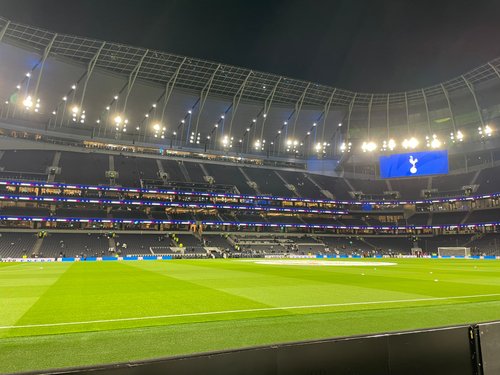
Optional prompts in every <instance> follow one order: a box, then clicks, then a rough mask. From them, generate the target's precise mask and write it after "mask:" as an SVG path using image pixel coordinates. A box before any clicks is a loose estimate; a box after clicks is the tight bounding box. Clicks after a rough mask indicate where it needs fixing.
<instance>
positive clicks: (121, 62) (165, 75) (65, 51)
mask: <svg viewBox="0 0 500 375" xmlns="http://www.w3.org/2000/svg"><path fill="white" fill-rule="evenodd" d="M0 29H2V30H3V33H4V35H3V38H5V39H6V40H8V41H9V42H11V43H13V44H17V45H21V46H23V47H28V48H29V49H32V50H34V51H38V52H39V53H40V54H43V51H44V50H45V48H46V47H47V46H48V45H49V44H50V43H51V42H52V46H51V48H50V52H49V54H50V55H53V56H57V57H63V58H69V59H71V60H74V61H77V62H80V63H83V64H88V63H90V61H92V59H93V58H94V57H95V56H96V54H97V53H98V52H99V51H100V53H99V58H98V59H97V62H96V67H99V68H102V69H106V70H109V71H112V72H115V73H118V74H122V75H125V76H128V75H130V74H131V73H132V72H133V71H134V69H135V68H136V66H137V65H138V64H139V62H141V61H142V63H141V65H140V69H139V72H138V78H139V79H143V80H146V81H149V82H154V83H157V84H160V85H165V84H167V83H168V82H171V80H173V79H174V76H175V74H176V72H177V70H178V75H177V77H176V80H175V86H176V87H177V88H181V89H186V90H190V91H194V92H201V91H202V90H206V89H207V88H209V91H210V93H211V95H219V96H221V97H234V96H235V95H237V94H238V93H239V92H242V93H241V96H242V98H244V99H247V100H251V101H259V102H262V101H266V100H269V98H270V95H272V92H273V89H275V91H274V95H273V101H274V102H275V103H281V104H291V105H294V104H295V103H297V102H298V101H299V100H302V104H303V105H311V106H324V105H325V104H327V103H328V102H330V101H331V105H334V106H335V105H338V106H348V105H349V104H350V103H352V102H353V101H355V105H357V106H363V105H366V106H368V105H370V103H371V105H386V104H387V102H388V101H389V102H390V103H391V105H397V104H404V103H406V101H407V100H408V101H414V100H417V101H420V100H423V97H424V95H425V96H426V97H427V99H430V98H432V97H433V96H442V95H443V89H445V90H446V91H448V92H452V91H455V90H459V89H464V88H468V84H470V85H476V84H478V83H480V82H484V81H487V80H491V79H497V78H499V77H500V58H496V59H494V60H492V61H490V62H488V63H486V64H484V65H481V66H479V67H477V68H475V69H473V70H471V71H469V72H467V73H464V74H463V75H462V76H460V77H456V78H454V79H451V80H448V81H446V82H443V83H442V84H441V83H439V84H436V85H433V86H429V87H425V88H422V89H417V90H411V91H406V92H392V93H363V92H354V91H349V90H345V89H342V88H334V87H330V86H326V85H321V84H317V83H313V82H307V81H302V80H297V79H292V78H288V77H282V76H279V75H276V74H271V73H263V72H259V71H254V70H250V69H246V68H240V67H235V66H231V65H226V64H222V63H217V62H212V61H206V60H201V59H197V58H191V57H184V56H179V55H174V54H170V53H167V52H163V51H156V50H148V49H145V48H141V47H134V46H129V45H124V44H119V43H114V42H104V41H100V40H95V39H90V38H84V37H79V36H73V35H64V34H56V33H54V32H51V31H47V30H43V29H40V28H36V27H32V26H27V25H23V24H19V23H15V22H10V21H8V20H6V19H4V18H0ZM302 98H303V99H302Z"/></svg>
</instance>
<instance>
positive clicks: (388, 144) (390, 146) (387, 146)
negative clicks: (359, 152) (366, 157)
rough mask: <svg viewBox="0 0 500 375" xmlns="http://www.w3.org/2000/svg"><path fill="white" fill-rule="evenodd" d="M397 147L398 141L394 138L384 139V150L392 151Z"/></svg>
mask: <svg viewBox="0 0 500 375" xmlns="http://www.w3.org/2000/svg"><path fill="white" fill-rule="evenodd" d="M395 148H396V141H395V140H394V139H392V138H391V139H389V140H388V141H383V142H382V148H381V150H382V151H387V150H389V151H392V150H394V149H395Z"/></svg>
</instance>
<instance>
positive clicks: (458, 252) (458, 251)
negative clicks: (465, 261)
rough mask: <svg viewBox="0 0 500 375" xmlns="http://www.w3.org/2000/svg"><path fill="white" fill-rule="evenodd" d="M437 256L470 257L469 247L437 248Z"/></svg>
mask: <svg viewBox="0 0 500 375" xmlns="http://www.w3.org/2000/svg"><path fill="white" fill-rule="evenodd" d="M438 255H440V256H466V257H468V256H470V247H461V246H456V247H452V246H450V247H438Z"/></svg>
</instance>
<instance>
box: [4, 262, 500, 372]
mask: <svg viewBox="0 0 500 375" xmlns="http://www.w3.org/2000/svg"><path fill="white" fill-rule="evenodd" d="M391 261H394V262H395V263H397V264H396V265H394V266H381V265H380V264H379V263H378V261H377V260H371V262H373V265H370V266H366V267H347V266H335V267H320V266H296V265H295V266H291V265H264V264H255V263H254V262H249V261H239V260H172V261H127V262H118V261H115V262H88V263H84V262H81V263H79V262H76V263H51V264H47V263H46V264H40V263H26V264H21V263H0V373H5V372H15V371H29V370H35V369H46V368H55V367H65V366H79V365H90V364H99V363H109V362H118V361H128V360H139V359H147V358H155V357H161V356H169V355H178V354H186V353H194V352H206V351H211V350H221V349H228V348H236V347H245V346H253V345H263V344H270V343H279V342H288V341H294V340H307V339H317V338H327V337H338V336H348V335H355V334H367V333H378V332H387V331H397V330H408V329H414V328H426V327H436V326H443V325H453V324H460V323H471V322H479V321H488V320H497V319H500V261H484V260H439V259H436V260H431V259H397V260H391ZM326 262H328V261H326Z"/></svg>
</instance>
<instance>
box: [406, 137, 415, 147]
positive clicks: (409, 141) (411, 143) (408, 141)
mask: <svg viewBox="0 0 500 375" xmlns="http://www.w3.org/2000/svg"><path fill="white" fill-rule="evenodd" d="M417 146H418V139H417V138H415V137H411V138H410V139H404V140H403V148H404V149H409V148H410V149H414V148H416V147H417Z"/></svg>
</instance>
